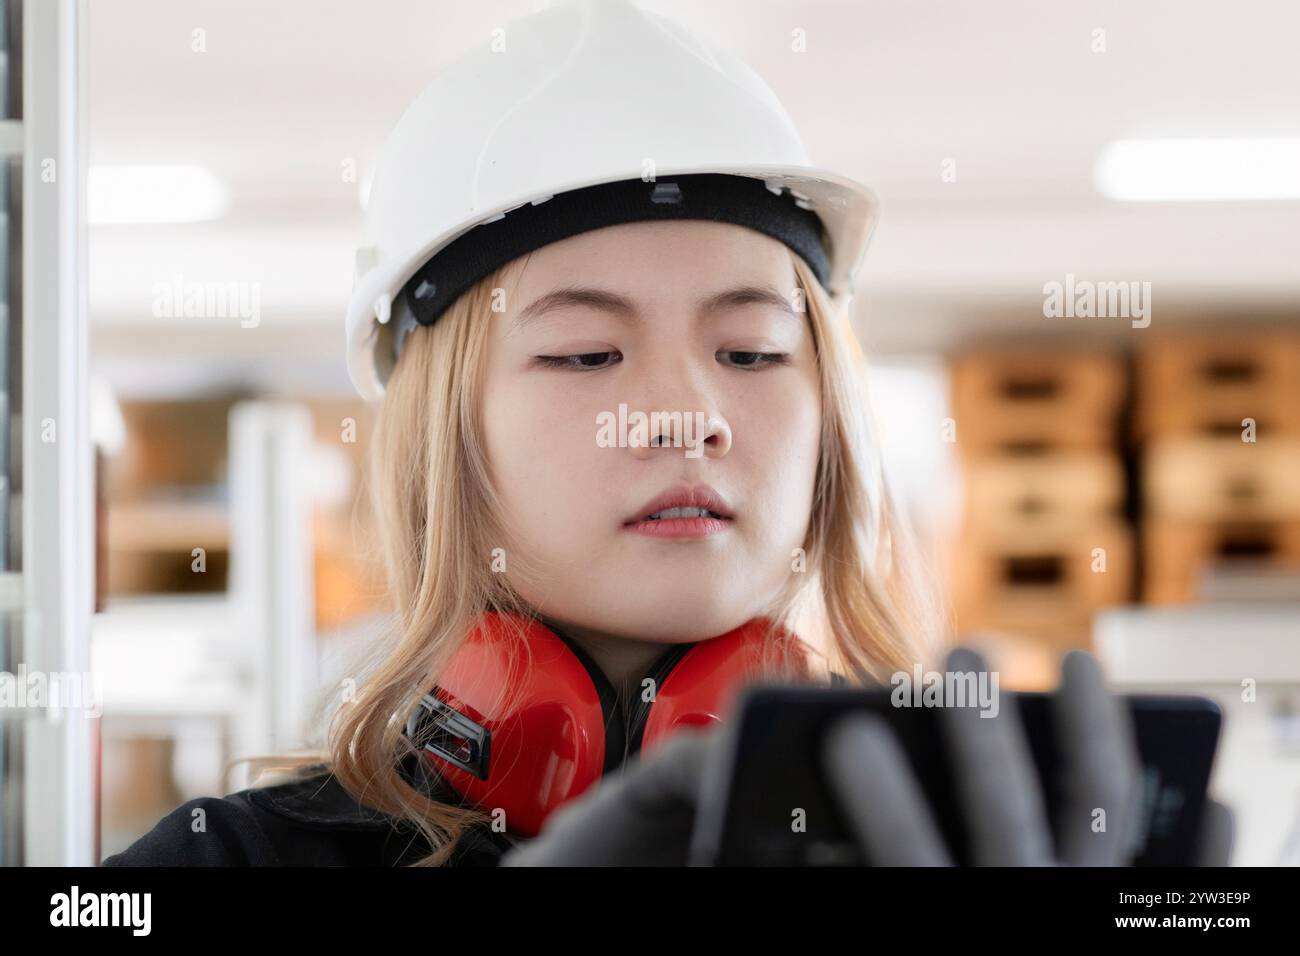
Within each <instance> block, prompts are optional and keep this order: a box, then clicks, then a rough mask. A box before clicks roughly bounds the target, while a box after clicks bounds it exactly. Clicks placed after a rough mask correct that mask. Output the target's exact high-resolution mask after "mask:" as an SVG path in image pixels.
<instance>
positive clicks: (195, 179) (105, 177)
mask: <svg viewBox="0 0 1300 956" xmlns="http://www.w3.org/2000/svg"><path fill="white" fill-rule="evenodd" d="M86 204H87V206H88V217H89V219H90V223H91V225H104V224H109V223H136V224H139V223H161V222H204V221H207V220H211V219H220V218H221V217H222V216H224V215H225V214H226V212H227V211H228V210H229V209H230V188H229V187H228V186H227V185H226V184H225V183H224V182H222V181H221V180H220V179H218V178H217V177H216V176H214V175H213V174H212V172H211V171H209V170H207V169H205V168H204V167H202V166H92V167H90V174H89V182H88V184H87V193H86Z"/></svg>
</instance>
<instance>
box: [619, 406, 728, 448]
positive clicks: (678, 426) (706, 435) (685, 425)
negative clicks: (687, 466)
mask: <svg viewBox="0 0 1300 956" xmlns="http://www.w3.org/2000/svg"><path fill="white" fill-rule="evenodd" d="M646 414H647V416H648V417H649V419H650V430H649V444H647V445H632V446H631V447H630V448H629V449H628V450H629V451H631V452H632V455H633V456H634V457H635V458H638V459H643V460H644V459H647V458H650V457H652V456H654V455H664V454H673V455H682V456H685V457H687V458H721V457H723V456H724V455H726V454H727V452H729V451H730V450H731V426H730V425H728V424H727V420H726V419H725V418H723V417H722V416H721V415H720V414H716V413H715V414H705V413H703V412H693V411H686V410H683V411H682V412H681V413H680V414H679V415H670V414H659V415H656V414H654V412H653V411H647V412H646Z"/></svg>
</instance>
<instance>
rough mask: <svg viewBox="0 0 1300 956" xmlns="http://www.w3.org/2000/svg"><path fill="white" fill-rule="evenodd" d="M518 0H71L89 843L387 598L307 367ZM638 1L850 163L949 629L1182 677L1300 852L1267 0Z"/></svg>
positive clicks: (1278, 15) (1294, 517) (293, 732)
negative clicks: (82, 87) (92, 744)
mask: <svg viewBox="0 0 1300 956" xmlns="http://www.w3.org/2000/svg"><path fill="white" fill-rule="evenodd" d="M546 5H547V4H544V3H529V2H507V0H490V2H475V3H468V2H412V0H371V2H368V3H366V4H355V3H351V2H343V0H279V2H277V3H274V4H266V3H255V2H253V0H221V2H215V0H214V2H207V0H187V2H185V3H175V2H167V0H114V2H113V3H110V4H94V5H92V7H91V9H90V11H89V16H90V21H89V22H90V32H89V36H88V42H87V44H86V51H85V53H86V57H87V63H88V72H89V77H90V85H89V89H88V100H87V139H88V163H89V176H90V179H89V190H88V215H89V222H90V226H89V233H88V246H89V255H88V259H87V263H88V286H87V288H88V297H89V300H88V309H89V317H90V340H89V372H90V373H91V375H92V376H93V381H94V388H95V392H94V398H93V401H92V407H93V413H94V417H95V421H94V429H95V435H96V443H97V447H98V449H99V464H98V468H99V475H100V483H99V485H98V494H99V496H100V498H101V500H102V508H103V519H104V520H103V522H102V527H101V530H100V534H99V536H98V538H97V547H98V548H99V554H100V557H101V561H100V564H99V576H100V580H99V583H98V592H97V593H98V598H97V608H96V613H95V614H94V616H93V618H92V621H91V632H92V647H91V660H92V664H93V668H94V671H95V674H96V676H97V678H98V680H99V682H100V686H101V688H102V690H103V695H104V716H103V718H102V720H101V721H100V734H101V737H102V740H101V744H102V766H101V772H102V791H101V805H100V809H99V821H100V840H101V848H100V855H101V856H102V855H106V854H108V853H112V852H116V851H117V850H120V849H121V848H123V847H125V846H126V845H127V844H128V843H130V842H131V841H132V840H133V839H135V838H136V837H137V836H139V835H140V834H141V833H143V832H144V831H145V830H147V829H148V828H149V827H151V826H152V825H153V823H154V822H155V821H156V820H157V819H158V818H159V817H160V816H161V815H162V814H163V813H165V812H166V811H168V810H170V809H171V808H173V807H174V806H176V805H177V804H179V803H180V802H182V801H183V800H184V799H188V798H190V797H193V796H197V795H200V794H209V793H217V792H222V793H224V792H229V791H230V790H232V789H236V788H239V787H242V786H246V785H247V784H248V782H249V781H250V780H251V779H252V775H253V773H254V772H255V765H252V764H247V763H245V764H238V765H232V760H234V759H237V758H241V757H247V756H256V755H260V754H267V753H275V752H281V751H284V750H291V749H295V748H299V747H303V746H305V745H306V744H308V743H309V742H310V737H311V735H312V733H314V732H315V731H316V730H317V728H316V727H315V726H313V725H312V723H311V719H310V716H311V713H312V708H313V706H314V704H315V702H316V700H317V698H318V695H319V693H320V691H321V689H322V688H330V687H332V686H334V685H335V684H336V683H337V680H338V675H339V674H341V673H344V671H343V670H342V668H345V667H346V666H347V663H348V662H349V661H350V660H351V655H352V654H353V653H355V652H356V651H357V650H359V649H361V648H364V647H365V645H366V643H367V641H369V640H371V639H373V638H374V636H375V635H376V634H377V633H379V632H380V630H381V629H382V626H383V622H384V620H385V613H386V608H385V606H384V599H383V581H382V577H381V575H380V574H379V569H378V567H377V566H376V564H375V562H374V560H373V553H374V552H373V548H374V541H373V540H372V538H371V534H370V527H369V522H368V517H367V514H366V503H365V499H364V495H363V494H362V493H361V492H362V473H361V463H362V461H363V456H364V454H365V439H366V436H367V435H368V433H369V428H368V423H369V421H370V414H371V413H370V411H369V410H368V409H367V408H366V407H365V406H364V405H363V403H362V402H361V401H360V400H359V399H356V398H354V397H353V393H352V389H351V386H350V384H349V382H348V378H347V373H346V370H345V367H344V362H343V354H344V334H343V311H344V308H345V304H346V302H347V298H348V293H349V291H350V286H351V275H352V256H353V251H354V247H355V244H356V240H357V236H358V235H359V232H358V230H359V225H360V214H361V210H362V204H363V202H364V196H365V185H366V177H367V175H368V171H369V169H370V166H371V164H372V163H373V161H374V159H375V156H376V151H377V149H378V147H379V145H380V143H381V142H382V140H383V138H384V136H385V134H386V132H387V131H388V129H389V128H390V127H391V125H392V124H393V123H394V122H395V121H396V120H397V118H398V117H399V116H400V114H401V112H402V110H403V109H404V107H405V106H406V104H407V103H408V102H409V101H410V100H411V99H412V98H413V97H414V96H415V95H416V94H417V93H418V92H419V91H420V90H421V89H422V88H423V87H424V85H425V84H426V83H427V82H428V80H429V79H430V78H431V77H432V76H433V75H434V74H435V73H436V72H437V71H438V70H439V68H440V67H442V66H443V65H444V64H446V63H448V62H450V61H451V60H452V59H454V58H455V57H456V56H458V55H459V54H460V53H462V52H463V51H465V50H467V49H469V48H470V47H472V46H474V45H476V44H479V43H482V42H484V41H485V40H486V39H488V38H489V37H490V34H491V31H492V30H493V29H494V28H496V27H500V26H504V25H506V24H507V23H508V22H509V21H510V20H511V19H512V18H514V17H516V16H519V15H522V14H525V13H527V12H529V11H530V10H532V9H537V8H540V7H542V6H546ZM645 5H646V6H649V7H651V8H652V9H655V10H657V11H660V12H663V13H665V14H668V15H670V16H673V17H675V18H677V19H679V20H681V21H682V22H684V23H686V24H687V25H689V26H690V27H691V28H692V29H694V30H696V31H698V32H700V33H701V34H703V35H705V36H706V37H708V38H709V39H710V40H712V41H713V42H716V43H719V44H721V45H723V46H725V47H728V48H730V49H731V50H733V51H734V52H735V53H737V54H738V55H739V56H741V57H742V58H743V59H744V60H746V61H747V62H748V63H749V64H750V65H751V66H752V67H753V68H754V69H755V70H756V71H757V72H758V73H759V74H760V75H761V76H763V77H764V79H765V80H766V81H767V82H768V83H769V84H770V85H771V87H772V88H773V90H774V91H775V93H776V94H777V96H778V97H779V98H780V99H781V100H782V101H783V102H784V103H785V105H786V107H787V108H788V109H789V110H790V112H791V113H792V115H793V116H794V118H795V121H796V123H797V124H798V126H799V127H800V130H801V132H802V134H803V136H804V139H805V142H806V143H807V145H808V147H809V150H810V152H811V154H812V156H813V158H814V160H815V161H817V162H819V163H820V164H821V165H824V166H828V167H830V168H833V169H837V170H841V171H843V172H844V173H846V174H848V175H851V176H853V177H854V178H856V179H859V180H860V181H862V182H864V183H866V184H868V185H869V186H870V187H872V188H873V189H874V190H875V192H876V193H877V195H878V196H879V197H880V200H881V203H882V219H881V222H880V225H879V227H878V229H877V231H876V233H875V236H874V238H873V240H872V245H871V248H870V249H869V251H868V254H867V259H866V262H865V265H864V267H863V269H862V270H861V271H860V273H859V276H858V290H859V291H858V295H857V298H856V299H855V301H854V305H853V308H854V313H853V322H854V325H855V327H856V328H857V330H858V333H859V335H860V337H861V339H862V341H863V343H864V345H865V347H866V351H867V355H868V361H869V368H868V375H867V380H868V389H869V392H870V397H871V399H872V402H873V406H874V408H875V413H876V417H877V419H878V423H879V427H880V432H881V441H882V443H883V445H884V447H885V455H886V461H887V467H888V470H889V472H890V475H891V478H892V480H893V482H894V485H895V488H896V491H897V492H898V494H899V495H900V496H901V498H902V500H903V502H904V504H905V505H906V507H907V509H908V511H909V513H910V515H911V517H912V519H913V522H914V524H915V526H916V528H917V531H918V534H919V536H920V538H921V541H922V543H923V545H924V547H925V548H926V551H927V554H928V555H929V557H930V559H931V561H932V564H933V567H934V568H935V576H936V585H937V586H940V587H942V588H943V591H944V593H945V595H947V598H948V599H949V601H950V602H951V605H952V609H953V614H954V619H955V626H956V628H957V631H958V633H960V634H961V635H963V636H964V637H965V638H966V639H967V640H968V642H971V643H976V644H978V645H979V646H981V647H982V648H983V649H985V650H986V651H987V652H988V653H989V654H990V656H991V657H992V658H993V659H994V662H995V663H996V664H997V665H998V666H999V667H1000V668H1001V669H1002V672H1003V682H1004V686H1012V687H1019V688H1024V689H1041V688H1045V687H1048V686H1050V685H1052V684H1054V682H1055V679H1056V667H1057V664H1058V660H1059V656H1060V654H1061V653H1062V651H1064V650H1065V649H1067V648H1070V647H1084V648H1090V649H1092V650H1094V651H1096V652H1097V653H1098V654H1099V655H1101V658H1102V661H1103V664H1104V666H1105V667H1106V669H1107V672H1108V674H1109V675H1110V677H1111V679H1112V680H1114V681H1115V682H1116V684H1117V685H1118V686H1120V687H1123V688H1125V689H1155V690H1174V691H1180V692H1181V691H1186V692H1198V693H1208V694H1211V695H1213V696H1214V697H1215V698H1216V699H1217V700H1219V701H1220V703H1221V704H1222V706H1223V708H1224V710H1225V714H1226V718H1227V719H1226V724H1225V735H1224V739H1223V744H1222V747H1221V750H1220V753H1219V759H1218V763H1217V765H1216V770H1215V779H1214V783H1213V787H1212V789H1213V790H1214V791H1215V792H1216V794H1217V795H1218V797H1219V798H1220V799H1221V800H1224V801H1225V802H1227V803H1229V804H1231V805H1233V806H1234V808H1236V810H1237V812H1238V821H1239V834H1238V845H1237V849H1236V856H1235V858H1234V862H1235V863H1237V864H1262V865H1273V864H1280V863H1290V864H1295V863H1297V862H1300V267H1298V264H1300V72H1297V69H1296V65H1295V38H1296V37H1297V36H1300V7H1296V6H1295V5H1293V4H1289V3H1286V2H1283V0H1276V2H1261V0H1248V2H1245V3H1242V4H1238V5H1236V6H1234V8H1233V13H1232V16H1225V15H1224V8H1223V7H1222V5H1221V4H1215V3H1211V2H1209V0H1161V2H1148V3H1143V4H1140V5H1138V4H1125V3H1119V2H1093V3H1087V4H1084V3H1057V4H1043V3H1036V2H1030V0H1008V2H1002V3H998V4H967V3H957V2H937V0H935V2H910V3H907V4H896V3H887V2H874V0H873V2H853V3H849V2H841V0H800V2H797V3H796V2H766V0H745V2H740V0H725V2H724V0H710V2H708V3H691V2H685V0H647V2H646V4H645ZM11 115H12V114H11Z"/></svg>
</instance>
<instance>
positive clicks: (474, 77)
mask: <svg viewBox="0 0 1300 956" xmlns="http://www.w3.org/2000/svg"><path fill="white" fill-rule="evenodd" d="M693 173H724V174H730V175H734V176H744V177H750V178H753V179H757V180H761V181H763V182H764V183H765V184H766V185H767V187H768V189H769V190H771V191H772V192H774V193H780V192H783V191H788V193H789V194H790V195H791V196H793V197H794V199H795V200H796V201H797V203H798V205H799V206H801V207H803V208H804V209H808V210H811V211H812V212H814V213H816V215H817V216H818V217H819V219H820V220H821V225H822V227H823V228H824V230H825V241H826V244H827V254H828V260H829V268H828V272H827V282H826V286H827V291H828V292H829V293H830V294H831V295H832V296H833V297H834V298H835V299H836V300H837V301H840V302H843V301H844V300H846V299H847V297H848V296H849V295H850V294H851V291H852V278H853V273H854V271H855V270H856V269H857V266H858V263H859V262H860V260H861V258H862V254H863V252H864V251H865V249H866V245H867V240H868V238H869V236H870V233H871V229H872V226H873V225H874V220H875V215H874V211H875V200H874V197H873V196H872V194H871V193H870V191H868V190H867V189H866V187H864V186H863V185H861V184H860V183H857V182H855V181H853V180H852V179H849V178H846V177H844V176H839V175H837V174H835V173H832V172H829V171H827V170H824V169H819V168H817V167H815V166H813V165H812V164H811V162H810V161H809V159H808V155H807V153H806V151H805V149H804V146H803V143H802V141H801V140H800V138H799V134H798V131H797V130H796V129H795V127H794V124H793V122H792V121H791V119H790V117H789V116H788V115H787V113H786V112H785V110H784V108H783V107H782V106H781V104H780V102H779V101H778V100H777V98H776V96H775V95H774V94H773V93H772V91H771V90H770V89H769V88H768V87H767V85H766V84H764V83H763V81H762V80H760V79H759V78H758V76H757V75H756V74H755V73H754V72H753V71H752V70H750V69H749V68H748V67H747V66H745V65H744V64H743V63H742V62H740V61H739V60H738V59H736V58H735V57H734V56H732V55H730V54H728V53H727V52H725V51H723V50H719V49H715V48H713V47H710V46H708V45H707V44H705V43H703V42H702V41H700V40H699V39H697V38H696V37H693V36H691V35H690V34H689V33H687V32H686V31H685V30H684V29H683V28H682V27H681V26H680V25H678V24H676V23H674V22H672V21H670V20H668V19H665V18H663V17H660V16H658V15H656V14H654V13H651V12H649V11H647V10H644V9H642V8H640V7H638V6H636V5H635V4H634V3H632V2H630V0H574V2H570V3H565V4H562V5H558V6H554V7H550V8H548V9H546V10H543V11H541V12H539V13H534V14H532V15H530V16H527V17H524V18H522V19H520V20H517V21H515V22H513V23H512V24H510V25H509V26H508V27H506V28H505V29H504V30H501V31H499V32H498V33H497V35H496V36H494V37H493V39H492V40H490V41H489V42H488V43H487V44H485V45H484V46H483V47H481V48H479V49H478V50H476V51H474V52H473V53H471V54H470V55H468V56H466V57H464V58H463V59H461V60H459V61H458V62H457V63H455V64H453V65H452V66H450V67H449V68H447V69H446V70H445V71H443V73H442V74H441V75H439V76H438V77H437V79H435V80H434V81H433V82H432V83H431V84H430V85H429V86H428V87H426V88H425V90H424V91H423V92H422V93H421V94H420V95H419V96H418V97H417V98H416V99H415V101H414V102H413V103H412V104H411V105H410V106H409V107H408V108H407V110H406V112H405V113H404V114H403V115H402V117H401V119H400V120H398V122H397V125H396V126H395V127H394V129H393V131H392V133H391V134H390V135H389V137H388V140H387V142H386V143H385V144H384V147H383V149H382V150H381V152H380V156H379V161H378V164H377V166H376V168H375V172H374V176H373V179H372V181H371V186H370V192H369V198H368V199H367V202H366V208H365V215H364V226H363V239H362V245H361V247H360V248H359V249H358V250H357V255H356V274H355V281H354V284H353V290H352V298H351V301H350V303H349V305H348V313H347V349H348V372H349V374H350V376H351V378H352V383H353V384H354V385H355V386H356V388H357V390H358V391H359V392H360V393H361V395H362V396H363V397H365V398H366V399H368V400H377V399H379V398H381V397H382V395H383V391H384V384H385V382H386V381H387V379H388V375H389V374H390V373H391V370H392V367H393V363H394V361H395V359H394V355H393V343H392V332H391V328H389V324H390V323H389V319H390V318H391V316H392V314H393V310H394V307H395V306H394V299H396V298H398V293H399V291H400V290H401V289H402V288H403V286H404V285H405V284H406V283H407V281H408V280H409V279H411V277H412V276H413V275H414V274H415V273H416V272H417V271H418V270H419V269H420V268H421V266H423V265H424V264H425V263H426V262H427V261H428V260H429V259H430V258H431V257H433V256H434V255H435V254H436V253H438V252H439V251H440V250H442V249H444V248H445V247H446V246H448V245H449V244H450V243H452V242H453V240H455V239H457V238H458V237H460V236H462V235H464V234H465V233H466V232H468V231H470V230H471V229H473V228H474V227H476V226H480V225H484V224H486V223H489V222H493V221H495V220H499V219H502V218H503V217H504V216H505V214H506V213H507V212H509V211H510V210H513V209H516V208H518V207H522V206H524V205H526V204H529V203H532V204H537V203H540V202H543V201H545V200H547V199H550V198H551V197H553V196H555V195H556V194H558V193H565V192H568V191H570V190H576V189H583V188H584V187H590V186H597V185H600V184H604V183H614V182H618V181H624V180H632V179H638V180H643V181H648V179H649V178H651V177H652V178H655V179H661V178H663V177H665V176H673V175H687V174H693Z"/></svg>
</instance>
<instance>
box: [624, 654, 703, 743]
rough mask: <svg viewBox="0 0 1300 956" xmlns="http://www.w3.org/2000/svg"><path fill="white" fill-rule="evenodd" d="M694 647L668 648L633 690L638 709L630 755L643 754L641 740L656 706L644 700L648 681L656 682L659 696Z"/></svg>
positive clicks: (635, 716) (629, 741)
mask: <svg viewBox="0 0 1300 956" xmlns="http://www.w3.org/2000/svg"><path fill="white" fill-rule="evenodd" d="M694 646H695V645H694V644H674V645H673V646H672V647H670V648H668V650H666V651H664V652H663V653H662V654H660V655H659V658H658V660H656V661H655V662H654V664H652V665H651V667H650V670H648V671H646V674H645V677H643V678H642V679H641V682H640V683H639V684H638V685H637V686H636V687H635V688H633V693H634V694H636V698H635V707H636V709H635V710H634V711H633V713H632V725H631V729H630V731H629V733H628V738H629V739H628V743H629V744H630V747H629V752H630V753H634V754H635V753H640V752H641V740H642V738H643V737H644V736H645V725H646V723H647V722H649V720H650V709H651V708H652V707H653V706H654V702H653V701H647V700H644V699H643V695H644V694H645V682H646V679H647V678H649V679H650V680H652V681H654V685H653V686H654V692H655V695H656V696H657V695H658V694H659V691H660V690H662V689H663V686H664V681H665V680H667V679H668V675H669V674H671V673H672V672H673V668H674V667H676V666H677V665H678V664H680V663H681V662H682V658H684V657H685V656H686V655H687V654H689V653H690V652H691V648H693V647H694Z"/></svg>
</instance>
